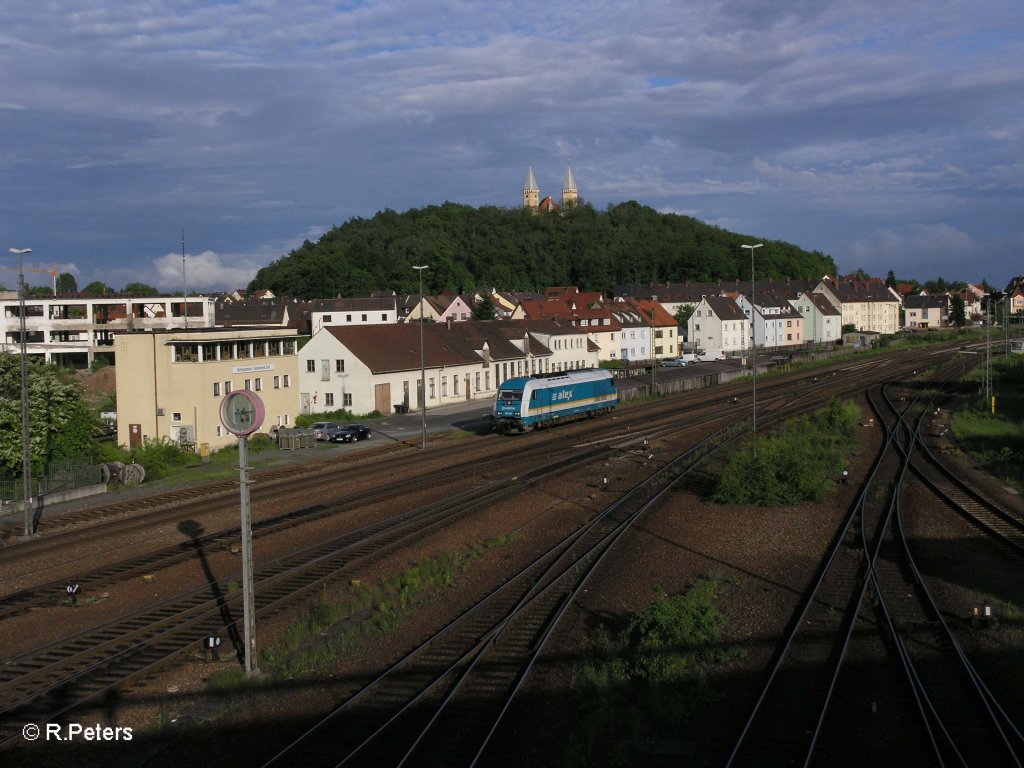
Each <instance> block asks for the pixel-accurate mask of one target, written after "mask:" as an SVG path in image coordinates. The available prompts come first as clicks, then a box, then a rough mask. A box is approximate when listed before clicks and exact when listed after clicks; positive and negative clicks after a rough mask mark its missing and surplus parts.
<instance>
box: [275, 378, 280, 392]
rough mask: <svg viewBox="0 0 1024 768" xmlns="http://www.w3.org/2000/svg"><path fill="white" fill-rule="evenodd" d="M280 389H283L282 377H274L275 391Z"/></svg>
mask: <svg viewBox="0 0 1024 768" xmlns="http://www.w3.org/2000/svg"><path fill="white" fill-rule="evenodd" d="M280 388H281V377H280V376H275V377H274V389H280Z"/></svg>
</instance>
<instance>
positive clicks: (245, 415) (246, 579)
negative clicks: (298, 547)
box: [220, 389, 266, 677]
mask: <svg viewBox="0 0 1024 768" xmlns="http://www.w3.org/2000/svg"><path fill="white" fill-rule="evenodd" d="M265 416H266V411H265V410H264V407H263V401H262V400H260V398H259V396H258V395H256V394H255V393H253V392H249V391H248V390H245V389H238V390H235V391H234V392H230V393H228V394H227V395H226V396H225V397H224V400H223V401H222V402H221V404H220V420H221V423H222V424H223V425H224V427H225V429H227V431H228V432H230V433H231V434H233V435H237V436H238V481H239V486H240V496H241V507H242V603H243V605H244V609H243V619H244V623H245V674H246V676H247V677H251V676H252V675H255V674H257V673H258V670H257V669H256V603H255V599H254V597H253V583H252V574H253V566H252V524H251V523H250V519H249V435H251V434H252V433H253V432H255V431H256V430H258V429H259V428H260V427H261V426H263V419H264V417H265Z"/></svg>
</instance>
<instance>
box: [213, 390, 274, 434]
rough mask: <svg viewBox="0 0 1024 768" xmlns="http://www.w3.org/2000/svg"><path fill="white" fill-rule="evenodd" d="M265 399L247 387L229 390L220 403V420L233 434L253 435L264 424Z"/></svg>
mask: <svg viewBox="0 0 1024 768" xmlns="http://www.w3.org/2000/svg"><path fill="white" fill-rule="evenodd" d="M265 416H266V411H265V410H264V409H263V401H262V400H260V398H259V397H258V396H257V395H255V394H253V393H252V392H249V391H248V390H245V389H236V390H235V391H234V392H229V393H228V394H227V396H225V398H224V400H223V402H221V404H220V420H221V423H222V424H224V427H225V429H227V431H228V432H230V433H231V434H233V435H237V436H239V437H242V436H244V435H251V434H252V433H253V432H255V431H256V430H257V429H259V428H260V427H262V426H263V418H264V417H265Z"/></svg>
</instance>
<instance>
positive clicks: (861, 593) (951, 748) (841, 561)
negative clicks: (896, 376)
mask: <svg viewBox="0 0 1024 768" xmlns="http://www.w3.org/2000/svg"><path fill="white" fill-rule="evenodd" d="M885 390H886V386H885V385H883V386H879V387H875V388H873V389H872V390H871V391H870V396H869V399H870V401H871V402H872V407H873V409H874V410H875V413H876V416H877V417H878V419H879V423H881V424H883V425H884V426H885V428H886V440H885V443H884V447H883V449H882V451H881V452H880V454H879V456H878V457H877V458H876V462H875V465H874V467H873V469H872V472H871V474H870V476H869V478H868V482H867V483H866V484H865V487H864V491H863V492H862V494H861V496H860V498H859V499H858V502H857V504H856V505H855V506H854V508H853V509H852V510H850V512H849V513H848V515H847V518H846V521H845V524H844V527H843V529H842V530H841V531H840V535H839V536H838V537H837V539H836V541H835V545H834V546H833V548H832V549H831V550H830V552H829V554H828V556H827V558H826V561H825V562H824V564H823V565H822V568H821V569H820V572H819V576H818V578H817V580H816V582H815V584H814V587H813V589H812V590H811V591H810V593H809V595H808V596H807V597H806V598H805V600H804V602H803V603H802V607H801V609H800V611H799V612H798V615H797V617H796V618H795V620H794V621H793V622H792V624H791V629H790V632H789V633H788V635H787V637H786V639H785V641H784V643H783V644H782V646H781V648H780V651H779V652H778V654H777V657H776V659H775V661H774V663H773V665H772V668H771V670H770V672H769V675H768V679H767V682H766V684H765V686H764V689H763V691H762V693H761V696H760V697H759V698H758V700H757V703H756V704H755V706H754V710H753V712H752V713H751V715H750V717H749V718H748V720H747V722H746V724H745V726H744V727H743V730H742V732H741V734H740V737H739V739H738V741H737V743H736V745H735V747H734V749H733V752H732V754H731V755H730V758H729V761H728V765H730V766H743V765H752V764H757V765H760V764H764V763H765V762H770V763H787V764H791V763H802V764H804V765H809V764H812V763H813V762H815V761H816V759H817V756H818V755H817V748H818V743H819V738H820V735H821V733H822V731H823V729H824V727H825V724H826V719H827V717H828V714H829V708H830V705H831V703H832V700H833V697H834V696H838V695H839V693H837V690H841V687H842V685H843V676H842V672H843V663H844V659H845V658H846V656H847V655H848V653H849V650H850V645H851V639H852V638H853V637H854V633H855V631H856V630H857V629H858V625H859V624H860V625H865V624H866V625H870V626H874V627H876V628H884V629H885V630H886V631H887V639H888V640H889V642H890V644H891V645H890V647H891V648H892V649H893V654H892V655H893V659H892V674H896V673H897V671H898V672H900V673H901V674H904V675H905V676H906V680H907V685H906V690H907V691H908V694H907V696H908V699H910V700H912V701H913V703H914V706H915V707H916V709H917V711H918V713H919V718H918V723H919V730H918V731H917V732H915V733H911V734H907V735H906V736H905V738H906V739H908V740H910V743H914V740H916V742H917V745H916V747H915V748H914V751H916V752H918V753H920V754H924V753H927V752H930V753H931V754H933V755H934V757H935V759H936V760H937V761H938V764H941V765H949V764H963V765H968V764H984V765H1019V764H1020V759H1021V757H1020V756H1021V755H1022V754H1024V749H1022V748H1024V741H1022V740H1021V737H1020V734H1019V732H1018V731H1017V729H1016V727H1015V726H1014V725H1013V723H1012V721H1011V720H1010V719H1009V718H1008V717H1007V716H1006V714H1005V712H1003V711H1002V709H1001V707H1000V706H999V704H998V702H996V700H995V697H994V696H992V694H991V692H989V690H988V689H987V688H986V687H985V685H984V682H983V681H982V680H981V679H980V676H979V675H978V674H977V673H976V672H975V671H974V669H973V667H972V666H971V665H970V662H969V660H968V659H967V657H966V655H965V654H964V653H963V652H962V650H960V647H959V645H958V643H957V641H956V637H955V635H954V634H953V632H952V630H951V629H950V628H949V626H948V624H947V623H946V622H945V621H944V619H943V616H942V613H941V611H939V609H938V607H937V606H936V605H935V603H934V601H933V600H932V599H931V596H930V595H929V594H928V590H927V588H926V586H925V584H924V580H923V579H922V578H921V575H920V573H919V572H918V570H917V567H916V565H915V564H914V560H913V557H912V554H911V547H910V545H909V543H908V542H907V540H906V537H905V536H904V534H903V529H902V525H901V520H902V516H901V509H900V495H901V490H902V487H903V485H904V480H905V477H906V475H907V473H908V472H909V471H910V468H911V466H913V465H915V464H920V463H921V461H920V459H915V448H917V447H919V446H920V445H921V444H922V443H923V441H922V439H921V435H920V432H921V427H922V424H923V422H924V421H925V419H926V418H927V417H928V410H929V408H930V402H929V401H926V400H924V399H923V398H921V397H918V398H914V399H913V400H912V401H911V402H910V403H909V404H908V405H906V406H905V407H904V408H902V409H901V406H900V405H898V404H897V403H895V402H893V401H892V400H890V399H888V398H887V397H885ZM933 397H934V395H933ZM933 471H934V470H933ZM931 487H932V489H933V491H935V492H936V493H938V494H941V493H942V489H941V488H940V487H939V486H938V485H937V484H936V485H933V486H931ZM956 495H957V496H962V494H959V493H958V494H956ZM940 498H943V499H944V500H945V501H946V502H947V503H949V502H950V501H951V498H950V497H948V496H945V495H942V496H940ZM974 498H975V501H976V503H978V504H979V505H980V502H977V498H979V497H978V496H977V495H975V497H974ZM989 506H992V505H989ZM960 509H961V510H962V511H963V507H960ZM987 513H988V512H987ZM872 606H873V610H872ZM782 713H785V715H784V716H782ZM838 730H839V731H840V732H842V731H844V730H845V729H844V728H839V729H838ZM979 760H980V762H979Z"/></svg>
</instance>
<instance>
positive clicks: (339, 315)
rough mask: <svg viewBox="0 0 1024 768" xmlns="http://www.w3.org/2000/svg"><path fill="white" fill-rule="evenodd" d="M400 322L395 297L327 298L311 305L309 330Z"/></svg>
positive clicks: (313, 331) (314, 331)
mask: <svg viewBox="0 0 1024 768" xmlns="http://www.w3.org/2000/svg"><path fill="white" fill-rule="evenodd" d="M397 322H398V306H397V304H396V301H395V298H394V297H393V296H392V297H390V298H369V299H364V298H355V299H327V300H323V301H313V302H311V303H310V305H309V330H310V333H312V334H315V333H316V332H317V331H319V330H320V329H321V328H324V327H326V326H338V325H380V324H382V323H385V324H394V323H397Z"/></svg>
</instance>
